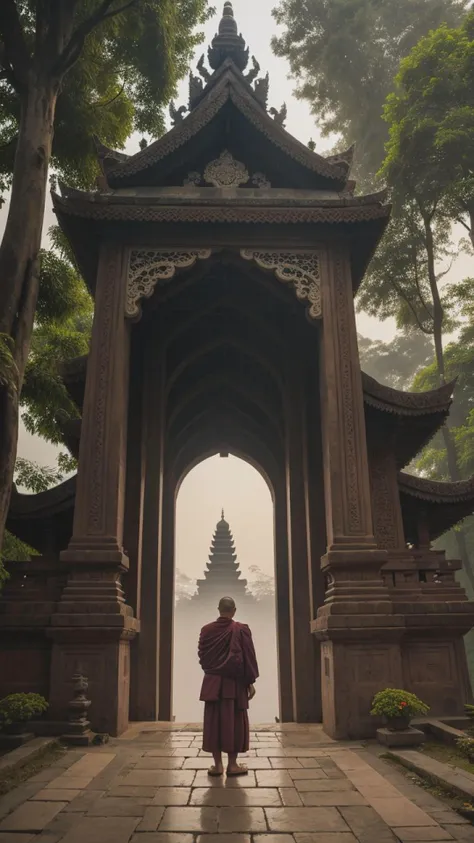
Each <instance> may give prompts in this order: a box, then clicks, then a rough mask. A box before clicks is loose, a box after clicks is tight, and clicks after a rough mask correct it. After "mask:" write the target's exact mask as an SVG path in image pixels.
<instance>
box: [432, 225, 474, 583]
mask: <svg viewBox="0 0 474 843" xmlns="http://www.w3.org/2000/svg"><path fill="white" fill-rule="evenodd" d="M424 222H425V232H426V251H427V255H428V275H429V280H430V287H431V295H432V297H433V337H434V346H435V354H436V362H437V365H438V379H439V383H440V386H441V385H442V384H445V383H446V369H445V364H444V348H443V321H444V311H443V305H442V302H441V297H440V295H439V289H438V280H437V278H436V267H435V251H434V242H433V232H432V229H431V221H429V220H427V219H425V220H424ZM441 434H442V437H443V440H444V446H445V448H446V458H447V463H448V474H449V477H450V479H451V481H452V482H457V481H459V480H461V472H460V471H459V464H458V456H457V453H456V444H455V442H454V438H453V434H452V431H451V430H450V428H449V425H448V423H446V424H445V425H444V426H443V428H442V430H441ZM454 535H455V538H456V543H457V547H458V554H459V559H460V561H461V562H462V566H463V570H464V571H465V572H466V576H467V578H468V580H469V583H470V585H471V587H472V588H473V590H474V571H473V570H472V566H471V560H470V557H469V552H468V549H467V542H466V535H465V533H464V530H463V529H462V528H461V530H460V531H455V533H454Z"/></svg>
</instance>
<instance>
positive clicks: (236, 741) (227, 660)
mask: <svg viewBox="0 0 474 843" xmlns="http://www.w3.org/2000/svg"><path fill="white" fill-rule="evenodd" d="M236 611H237V608H236V605H235V603H234V601H233V599H232V597H223V598H222V600H221V601H220V603H219V618H218V619H217V620H216V621H214V623H210V624H208V625H207V626H204V627H203V628H202V630H201V635H200V637H199V662H200V664H201V667H202V669H203V671H204V674H205V676H204V681H203V683H202V689H201V697H200V699H201V702H204V703H205V706H204V735H203V745H202V748H203V750H204V752H209V753H211V755H212V756H213V757H214V764H213V766H212V767H211V768H210V769H209V771H208V774H209V775H210V776H222V775H223V774H224V766H223V763H222V753H223V752H225V753H226V754H227V755H228V764H227V775H228V776H246V775H247V774H248V770H247V767H245V766H244V765H243V764H238V763H237V756H238V755H239V753H242V752H247V751H248V748H249V738H250V736H249V717H248V708H249V700H251V699H252V698H253V697H254V696H255V687H254V683H255V681H256V680H257V679H258V665H257V658H256V656H255V648H254V646H253V641H252V633H251V632H250V629H249V627H248V626H246V624H243V623H238V622H237V621H234V616H235V613H236Z"/></svg>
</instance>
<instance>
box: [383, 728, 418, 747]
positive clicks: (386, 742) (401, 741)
mask: <svg viewBox="0 0 474 843" xmlns="http://www.w3.org/2000/svg"><path fill="white" fill-rule="evenodd" d="M377 740H378V742H379V743H381V744H382V746H388V747H391V746H397V747H407V746H419V745H420V744H422V743H424V741H425V740H426V735H425V733H424V732H422V731H421V729H414V728H413V727H412V726H409V727H408V729H402V730H401V731H398V732H394V731H392V729H377Z"/></svg>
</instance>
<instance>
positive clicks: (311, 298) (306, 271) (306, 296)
mask: <svg viewBox="0 0 474 843" xmlns="http://www.w3.org/2000/svg"><path fill="white" fill-rule="evenodd" d="M240 254H241V256H242V257H243V258H244V260H248V261H255V263H256V264H257V265H258V266H259V267H260V268H261V269H267V270H271V271H273V272H274V273H275V275H276V277H277V278H278V280H279V281H282V282H283V283H285V284H292V286H293V287H294V290H295V293H296V296H297V298H298V299H299V300H300V301H304V302H307V304H308V309H307V313H308V316H309V318H310V319H320V318H321V316H322V301H321V274H320V263H319V257H318V254H317V253H316V252H278V251H272V252H263V251H258V250H255V249H241V252H240Z"/></svg>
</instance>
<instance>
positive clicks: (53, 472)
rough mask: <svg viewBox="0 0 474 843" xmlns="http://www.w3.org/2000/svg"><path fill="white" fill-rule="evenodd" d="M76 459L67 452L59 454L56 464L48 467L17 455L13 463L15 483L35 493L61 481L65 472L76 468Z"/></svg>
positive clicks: (70, 471) (44, 490)
mask: <svg viewBox="0 0 474 843" xmlns="http://www.w3.org/2000/svg"><path fill="white" fill-rule="evenodd" d="M76 467H77V466H76V461H75V459H74V457H71V456H70V455H69V454H60V455H59V457H58V465H57V466H54V467H48V466H44V465H38V463H36V462H31V461H30V460H25V459H23V458H22V457H19V458H18V459H17V461H16V465H15V483H16V485H17V486H20V487H21V488H24V489H27V490H28V491H29V492H32V493H33V494H35V495H37V494H39V493H40V492H46V491H47V490H48V489H51V488H52V486H57V485H58V484H59V483H62V482H63V480H64V479H65V477H66V475H67V474H72V473H73V472H74V471H75V469H76Z"/></svg>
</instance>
